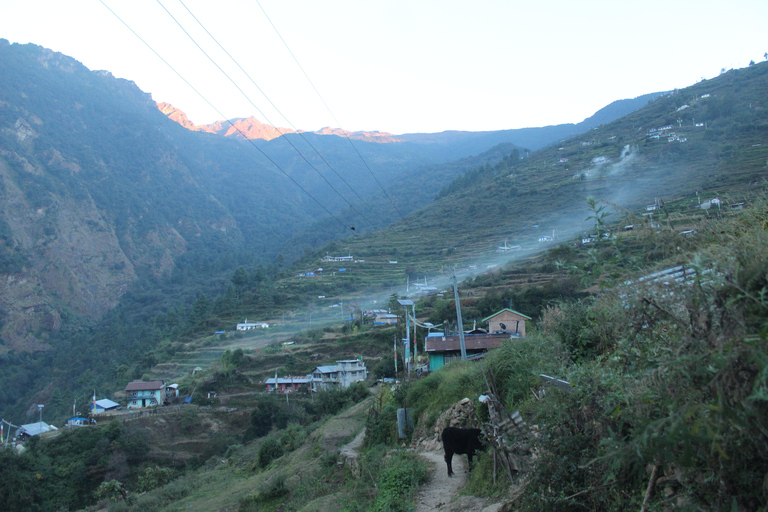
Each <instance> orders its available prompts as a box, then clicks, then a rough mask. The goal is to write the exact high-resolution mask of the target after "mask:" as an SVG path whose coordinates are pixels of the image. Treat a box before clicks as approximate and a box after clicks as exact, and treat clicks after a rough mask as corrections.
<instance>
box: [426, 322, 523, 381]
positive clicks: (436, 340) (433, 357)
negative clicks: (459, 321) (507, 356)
mask: <svg viewBox="0 0 768 512" xmlns="http://www.w3.org/2000/svg"><path fill="white" fill-rule="evenodd" d="M479 331H480V330H475V331H473V332H475V334H469V333H465V334H464V347H465V349H466V351H467V356H473V355H476V354H481V353H483V352H487V351H488V350H490V349H492V348H498V347H500V346H501V344H502V342H504V341H505V340H508V339H509V338H510V335H509V334H489V333H486V332H479ZM424 352H425V353H426V354H427V355H428V356H429V369H430V371H435V370H439V369H440V368H442V367H443V366H445V365H446V364H448V363H450V362H452V361H458V360H460V359H461V338H460V337H459V335H458V334H454V335H446V334H445V333H442V332H431V333H429V334H428V335H427V337H426V338H424Z"/></svg>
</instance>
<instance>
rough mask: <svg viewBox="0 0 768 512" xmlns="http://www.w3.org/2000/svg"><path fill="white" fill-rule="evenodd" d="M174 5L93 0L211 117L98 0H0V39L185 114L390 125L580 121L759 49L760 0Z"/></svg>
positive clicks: (428, 127) (410, 128)
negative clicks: (103, 73)
mask: <svg viewBox="0 0 768 512" xmlns="http://www.w3.org/2000/svg"><path fill="white" fill-rule="evenodd" d="M183 2H184V3H183V4H182V3H181V2H180V1H179V0H161V2H160V1H150V0H130V1H129V0H104V3H105V4H106V5H108V6H109V7H110V8H111V9H112V10H114V11H115V13H117V15H119V16H120V17H121V18H122V19H123V20H124V21H125V22H126V23H127V24H128V25H129V26H130V27H131V29H133V30H134V31H136V33H138V35H139V36H140V37H141V38H142V39H144V40H145V41H146V42H147V43H149V45H150V46H152V48H153V49H154V50H155V51H156V52H157V53H158V54H159V55H160V56H162V58H163V59H165V60H166V61H167V62H168V63H169V64H170V65H171V66H173V68H175V69H176V70H177V71H178V72H179V73H180V74H181V75H182V76H183V77H184V78H185V79H186V80H187V81H189V83H191V84H192V85H193V86H194V87H195V88H196V89H197V90H198V91H199V92H200V93H201V94H202V95H203V96H204V97H205V99H206V100H207V101H208V102H210V103H211V104H212V105H213V106H214V107H215V109H216V110H218V112H217V111H216V110H214V108H211V106H209V105H208V103H206V101H204V100H203V99H201V98H200V96H199V95H198V94H197V93H195V92H194V91H193V90H192V89H191V88H190V87H189V85H187V84H186V83H185V82H184V81H183V80H182V79H180V78H179V77H178V76H177V75H176V74H175V73H174V72H173V71H172V70H171V69H170V68H169V67H168V66H167V65H166V64H165V63H163V62H162V61H161V60H160V59H159V58H158V57H157V56H156V55H155V54H154V53H153V52H152V51H151V50H149V49H148V48H147V47H146V46H145V45H144V43H142V42H141V40H139V39H138V38H137V37H136V36H135V35H134V34H132V33H131V32H130V31H129V29H128V28H126V26H125V25H123V24H122V23H121V22H120V21H119V20H118V18H116V17H115V16H114V15H113V14H112V13H111V12H110V11H109V10H108V9H107V8H106V7H105V6H104V4H102V3H101V2H100V1H99V0H66V1H64V0H0V37H1V38H5V39H8V40H9V41H11V42H19V43H28V42H31V43H35V44H39V45H41V46H44V47H47V48H50V49H52V50H55V51H59V52H62V53H64V54H66V55H69V56H71V57H74V58H75V59H77V60H79V61H80V62H82V63H83V64H85V65H86V66H87V67H88V68H90V69H93V70H96V69H106V70H108V71H111V72H112V73H113V74H114V75H115V76H117V77H121V78H127V79H130V80H133V81H134V82H136V84H137V85H138V86H139V87H140V88H141V89H142V90H144V91H146V92H149V93H151V94H152V97H153V98H154V99H155V100H156V101H166V102H169V103H172V104H173V105H174V106H176V107H178V108H180V109H182V110H183V111H185V112H186V113H187V115H188V116H189V118H190V119H191V120H192V122H194V123H196V124H206V123H211V122H213V121H216V120H220V119H222V118H235V117H247V116H254V117H256V118H257V119H259V120H260V121H262V122H271V124H274V125H277V126H280V127H291V126H294V127H297V128H301V129H305V130H317V129H319V128H321V127H324V126H338V124H340V125H341V126H342V127H343V128H345V129H347V130H380V131H387V132H392V133H397V134H399V133H407V132H438V131H443V130H471V131H478V130H499V129H507V128H521V127H527V126H544V125H549V124H559V123H575V122H579V121H582V120H583V119H584V118H586V117H589V116H590V115H592V114H593V113H594V112H595V111H597V110H598V109H600V108H602V107H603V106H605V105H607V104H608V103H610V102H611V101H614V100H618V99H623V98H632V97H635V96H639V95H642V94H646V93H650V92H656V91H662V90H670V89H674V88H680V87H686V86H688V85H692V84H694V83H696V82H697V81H699V80H701V79H702V77H705V78H712V77H714V76H716V75H717V74H718V73H719V72H720V70H721V69H722V68H726V69H730V68H740V67H745V66H746V65H747V64H748V63H749V61H750V60H755V61H761V60H763V58H764V57H763V55H764V54H765V52H766V51H768V28H766V22H768V1H766V0H730V1H728V2H726V1H724V0H718V1H707V0H696V1H692V0H678V1H673V2H671V1H666V0H665V1H656V0H645V1H642V2H641V1H633V2H628V1H623V0H607V1H596V0H583V1H580V2H575V1H573V0H567V1H566V0H563V1H556V0H539V1H527V2H521V1H518V0H515V1H484V0H474V1H467V0H465V1H451V0H439V1H432V0H407V1H400V0H380V1H375V2H374V1H367V0H327V1H318V0H314V1H309V0H259V3H257V2H256V0H217V1H212V0H183ZM163 6H165V8H166V9H168V11H170V12H171V13H173V15H174V16H175V17H176V18H177V19H178V21H179V22H180V23H181V24H182V25H183V26H184V27H185V29H186V30H187V31H188V32H189V33H190V34H191V35H192V36H193V37H194V39H195V40H196V41H197V43H198V44H199V45H200V46H201V47H203V48H204V49H205V50H206V51H207V52H209V54H210V55H211V57H212V58H213V59H214V60H215V61H216V63H217V64H218V65H219V66H221V67H222V68H223V69H225V70H226V71H227V73H228V74H230V76H231V77H232V79H233V80H234V81H235V82H236V83H237V85H238V86H239V87H240V88H241V89H242V90H243V91H244V92H245V94H246V95H247V96H248V98H249V99H250V101H249V100H248V99H245V97H244V96H243V94H242V93H241V92H240V91H239V90H238V89H237V88H236V87H235V86H234V85H233V84H232V82H230V81H229V80H228V79H227V78H225V77H224V76H223V75H222V74H221V72H220V71H219V70H218V69H217V68H216V67H215V66H214V65H213V64H212V63H211V62H210V61H209V60H208V59H207V58H206V57H205V55H203V53H201V51H200V50H199V49H198V48H197V47H196V46H195V44H194V43H193V42H192V41H191V40H190V39H189V37H188V36H187V35H186V34H185V33H184V32H183V31H182V30H181V29H180V28H179V26H178V25H177V24H176V22H175V21H174V20H173V19H172V18H171V17H170V16H169V15H168V14H167V13H166V11H165V10H164V9H163ZM185 6H186V8H185ZM259 6H261V7H262V8H263V9H264V11H266V13H267V15H268V16H269V18H270V19H271V20H272V23H274V25H275V27H276V28H277V30H278V31H279V33H280V35H281V36H282V38H283V39H284V40H285V42H286V43H287V44H288V46H289V48H290V50H291V52H293V54H294V55H295V56H296V58H297V59H298V61H299V62H300V63H301V65H302V67H303V68H304V70H305V71H306V73H307V75H308V76H309V77H310V79H311V80H312V82H313V83H314V85H315V86H316V88H317V90H318V91H319V92H320V94H321V95H322V98H323V99H324V100H325V102H326V103H327V105H328V106H329V107H330V109H331V111H332V112H333V114H334V115H335V117H336V119H338V121H339V123H336V122H335V121H334V119H333V118H332V117H331V114H330V113H329V112H328V110H327V109H326V108H325V106H324V105H323V103H322V101H321V100H320V98H319V97H318V95H317V94H316V93H315V91H314V90H313V89H312V86H311V85H310V84H309V82H308V81H307V79H306V78H305V77H304V75H303V74H302V72H301V70H300V69H299V68H298V66H297V65H296V63H295V61H294V60H293V57H291V54H290V53H289V52H288V50H286V47H285V46H284V45H283V42H282V41H281V40H280V38H279V37H278V35H277V34H276V32H275V30H274V29H273V28H272V26H271V25H270V23H269V21H268V20H267V18H266V17H265V15H264V12H262V9H261V8H260V7H259ZM187 8H188V10H189V11H191V12H192V13H193V14H194V16H195V17H196V18H197V19H198V20H199V21H200V22H201V23H202V24H203V25H204V26H205V28H206V29H207V30H208V32H210V34H211V35H213V37H215V38H216V40H218V42H219V43H221V45H222V46H223V47H224V48H225V49H226V50H227V52H228V53H229V54H231V55H232V56H233V57H234V58H235V59H236V60H237V62H238V63H239V64H240V66H242V67H243V68H244V69H245V71H246V72H247V73H248V74H249V75H250V77H251V78H252V79H253V81H254V82H255V83H256V84H257V85H258V87H259V88H260V89H261V90H262V91H263V92H264V93H265V94H266V96H267V97H268V98H269V100H271V102H272V103H274V104H275V105H276V106H277V108H278V109H279V110H280V112H282V114H283V115H284V116H285V118H284V117H282V116H281V115H280V114H279V113H277V112H276V111H275V109H274V108H272V107H271V106H270V104H269V102H268V101H267V100H266V99H265V97H264V96H263V95H262V94H261V93H260V92H259V91H258V89H257V88H256V87H254V85H253V84H252V83H251V80H250V79H248V78H247V77H246V76H245V75H244V74H243V72H242V71H240V70H239V69H238V68H237V67H236V66H235V65H234V64H233V63H232V61H231V60H230V58H229V57H228V56H227V55H226V54H225V53H224V52H222V51H221V49H219V48H218V46H217V45H216V44H215V43H214V42H213V41H212V40H211V39H210V37H209V36H208V35H207V34H206V33H205V32H204V31H203V30H202V29H201V28H200V25H198V24H197V22H196V21H195V20H194V18H193V17H192V16H190V14H189V11H188V10H187ZM0 95H2V91H0ZM251 103H253V104H251ZM254 105H255V107H254ZM259 110H260V111H261V112H259ZM286 118H287V120H286Z"/></svg>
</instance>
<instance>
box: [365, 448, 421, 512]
mask: <svg viewBox="0 0 768 512" xmlns="http://www.w3.org/2000/svg"><path fill="white" fill-rule="evenodd" d="M428 477H429V471H428V470H427V468H426V466H425V465H424V463H423V462H422V461H421V460H420V459H419V458H418V455H416V454H414V453H411V452H405V451H397V452H395V453H394V454H393V455H391V456H390V457H389V458H388V459H387V460H386V462H385V466H384V469H383V470H382V472H381V475H380V477H379V481H378V485H377V487H378V489H379V494H378V496H377V497H376V501H375V502H374V503H373V506H372V507H371V510H372V511H374V512H384V511H387V512H401V511H402V512H406V511H409V510H411V509H412V508H411V506H410V503H409V499H408V498H410V496H411V494H412V493H413V492H414V491H415V490H416V488H417V487H418V486H419V485H421V484H423V483H425V482H426V481H427V478H428Z"/></svg>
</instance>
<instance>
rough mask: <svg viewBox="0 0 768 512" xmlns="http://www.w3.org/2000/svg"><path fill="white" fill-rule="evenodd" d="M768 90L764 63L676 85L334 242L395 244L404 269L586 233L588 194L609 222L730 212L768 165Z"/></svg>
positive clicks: (357, 249) (364, 251)
mask: <svg viewBox="0 0 768 512" xmlns="http://www.w3.org/2000/svg"><path fill="white" fill-rule="evenodd" d="M766 91H768V63H761V64H758V65H754V66H750V67H749V68H745V69H740V70H732V71H729V72H728V73H725V74H723V75H721V76H720V77H718V78H716V79H712V80H708V81H702V82H700V83H698V84H696V85H693V86H691V87H688V88H686V89H681V90H678V91H674V92H673V93H670V94H668V95H665V96H663V97H659V98H658V99H656V100H655V101H653V102H651V103H650V104H648V105H647V106H645V107H644V108H642V109H640V110H638V111H636V112H633V113H631V114H629V115H627V116H625V117H622V118H621V119H618V120H616V121H613V122H611V123H608V124H603V125H601V126H599V127H596V128H594V129H592V130H590V131H589V132H587V133H585V134H583V135H580V136H577V137H574V138H571V139H568V140H566V141H563V142H561V143H560V144H558V145H556V146H551V147H549V148H546V149H543V150H540V151H538V152H536V153H533V154H531V155H530V156H529V158H527V159H524V160H519V155H518V157H515V158H505V159H502V160H500V161H497V162H495V163H494V164H492V165H488V166H485V167H484V168H483V169H479V170H478V171H475V172H473V174H472V175H467V176H466V177H465V178H461V179H462V180H463V181H462V182H461V186H460V187H449V189H450V190H451V193H449V194H448V195H444V196H442V197H440V199H438V200H436V201H435V202H434V203H433V204H431V205H429V206H427V207H425V208H423V209H421V210H419V211H418V212H415V213H414V214H412V215H410V216H409V217H408V218H406V219H404V220H403V221H402V222H399V223H397V224H395V225H394V226H392V227H391V228H390V229H389V230H387V231H386V232H383V233H381V234H378V235H371V236H368V237H365V238H364V239H361V240H356V239H349V240H346V241H345V243H344V244H342V245H340V246H339V247H338V249H339V251H340V252H342V253H350V252H351V253H353V254H355V255H356V256H358V255H359V257H361V258H365V257H366V256H368V255H373V254H381V251H382V250H383V249H384V247H392V246H394V247H397V248H398V249H399V250H400V258H398V260H399V262H400V263H401V264H404V265H416V266H418V267H419V268H420V269H421V270H424V271H428V272H435V271H439V270H440V269H441V268H442V269H444V270H445V268H446V267H448V268H450V266H451V265H453V264H456V265H459V266H463V265H466V264H471V263H477V259H478V258H483V259H484V260H485V261H488V260H489V259H493V254H492V253H494V251H495V250H496V247H498V246H502V245H503V244H504V242H505V241H507V242H508V244H509V245H510V246H517V245H520V246H521V247H522V250H521V251H520V253H526V252H527V251H530V250H536V249H540V248H543V247H545V246H546V243H542V242H539V239H540V238H541V237H542V236H547V235H548V236H551V235H552V234H553V232H554V233H555V238H556V239H559V240H563V239H568V238H569V237H574V236H577V235H578V236H580V235H581V234H583V233H584V232H585V230H589V229H592V227H591V226H592V225H593V224H594V221H590V222H588V223H585V221H584V220H585V218H586V217H587V216H589V215H590V211H589V209H588V207H587V204H586V200H587V198H588V197H590V196H592V197H594V198H596V199H598V200H602V201H604V202H608V203H612V204H616V205H617V206H618V209H617V210H616V211H615V212H613V215H614V219H616V217H615V216H616V215H619V216H623V215H624V213H623V212H622V210H621V209H622V208H624V209H626V210H628V211H631V212H635V213H636V214H637V215H638V216H639V215H640V213H641V212H645V208H644V207H645V206H646V205H651V204H664V205H666V206H667V208H666V209H664V210H662V209H661V208H658V210H657V211H656V212H655V213H653V212H649V215H648V216H646V218H645V220H646V221H648V222H651V221H656V220H658V219H659V217H660V215H659V213H661V212H663V213H664V214H665V215H667V214H670V213H674V212H676V211H680V212H684V211H686V209H688V208H694V207H698V203H699V202H703V201H705V200H708V199H712V198H714V197H716V196H719V197H721V198H722V199H723V208H725V207H726V206H727V203H731V202H742V201H744V200H748V199H749V197H750V196H751V194H752V193H753V192H754V191H756V190H761V189H762V184H763V183H764V180H765V177H766V174H767V171H768V167H767V166H766V163H767V161H768V119H767V118H766V116H765V110H764V109H765V107H766V105H765V98H766V97H767V96H766ZM508 156H511V155H508ZM657 200H658V201H657ZM636 220H637V219H636ZM633 222H634V221H628V222H627V224H631V223H633ZM520 253H511V254H520ZM507 257H509V256H507ZM483 259H481V260H480V261H483Z"/></svg>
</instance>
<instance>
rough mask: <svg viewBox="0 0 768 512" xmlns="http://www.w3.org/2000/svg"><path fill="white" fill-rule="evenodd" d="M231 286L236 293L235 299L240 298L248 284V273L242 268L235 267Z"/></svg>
mask: <svg viewBox="0 0 768 512" xmlns="http://www.w3.org/2000/svg"><path fill="white" fill-rule="evenodd" d="M231 281H232V284H233V285H235V291H236V292H237V298H238V299H239V298H240V297H241V293H242V291H243V289H244V288H245V287H246V285H247V284H248V272H246V271H245V269H244V268H243V267H237V269H236V270H235V273H234V274H232V279H231Z"/></svg>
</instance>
